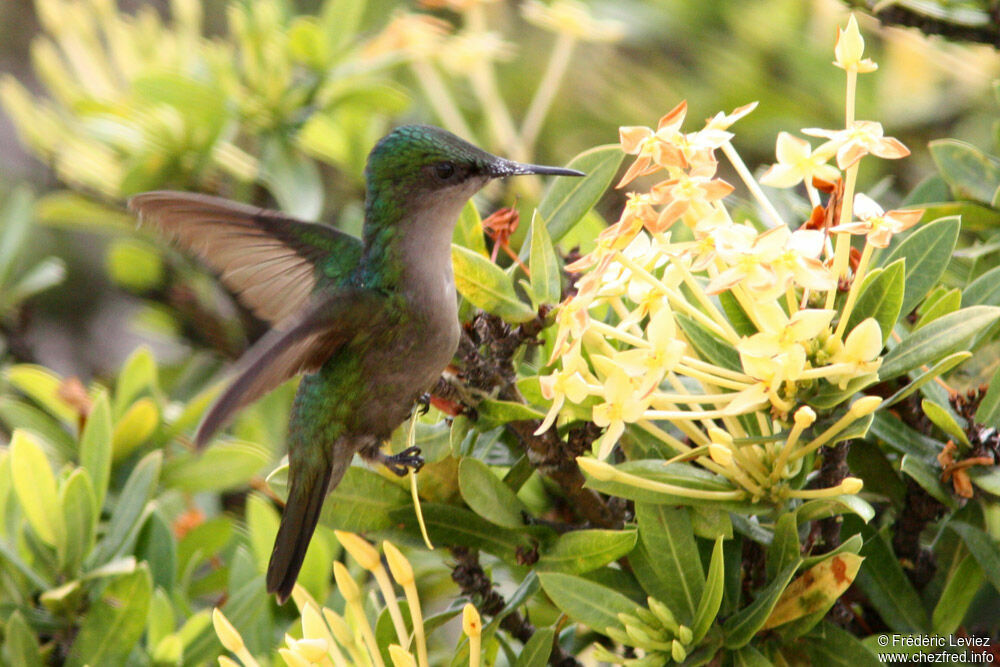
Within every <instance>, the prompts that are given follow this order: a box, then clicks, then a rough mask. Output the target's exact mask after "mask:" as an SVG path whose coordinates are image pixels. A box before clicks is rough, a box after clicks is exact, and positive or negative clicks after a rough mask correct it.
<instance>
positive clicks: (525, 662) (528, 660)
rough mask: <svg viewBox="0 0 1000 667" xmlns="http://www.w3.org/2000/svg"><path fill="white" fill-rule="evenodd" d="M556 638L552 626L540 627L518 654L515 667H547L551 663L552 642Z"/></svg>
mask: <svg viewBox="0 0 1000 667" xmlns="http://www.w3.org/2000/svg"><path fill="white" fill-rule="evenodd" d="M554 639H555V631H554V630H553V629H552V628H539V629H538V630H535V634H533V635H531V639H529V640H528V642H527V643H526V644H525V645H524V648H523V649H521V654H520V655H519V656H517V662H515V663H514V667H545V665H547V664H549V656H550V655H552V642H553V640H554Z"/></svg>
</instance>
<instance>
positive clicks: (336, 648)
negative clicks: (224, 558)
mask: <svg viewBox="0 0 1000 667" xmlns="http://www.w3.org/2000/svg"><path fill="white" fill-rule="evenodd" d="M334 532H335V533H336V535H337V539H338V540H339V541H340V544H341V545H342V546H343V547H344V550H345V551H347V553H349V554H350V555H351V557H352V558H353V559H354V560H355V561H356V562H357V563H358V564H359V565H360V566H361V567H362V568H363V569H365V570H367V571H368V572H369V573H371V575H372V577H373V578H374V579H375V582H376V584H378V588H379V590H380V592H381V593H382V597H383V599H384V600H385V604H386V609H387V610H388V612H389V617H390V618H391V619H392V624H393V628H394V629H395V631H396V637H397V639H398V643H395V644H391V645H390V646H389V647H388V652H389V657H390V659H391V660H392V664H393V667H417V666H418V665H419V667H427V666H428V665H429V664H430V662H429V658H428V653H427V637H426V634H425V628H424V619H423V613H422V611H421V609H420V598H419V596H418V595H417V586H416V579H415V578H414V574H413V567H412V566H411V565H410V562H409V561H408V560H407V559H406V557H405V556H404V555H403V554H402V552H400V550H399V549H397V548H396V546H395V545H393V544H392V543H391V542H388V541H386V542H383V543H382V551H383V553H384V555H385V560H386V562H387V563H388V565H389V571H388V572H387V571H386V569H385V567H384V566H383V565H382V559H381V557H380V556H379V553H378V551H377V550H376V549H375V547H373V546H372V545H371V544H369V543H368V542H366V541H365V540H364V539H363V538H361V537H359V536H358V535H355V534H354V533H347V532H344V531H339V530H338V531H334ZM390 572H391V573H392V579H390V578H389V573H390ZM333 574H334V578H335V579H336V581H337V588H338V590H339V591H340V594H341V595H342V596H343V597H344V600H345V601H346V603H347V605H346V609H345V610H344V614H338V613H337V612H335V611H333V610H332V609H328V608H326V607H323V608H322V609H321V608H320V607H319V605H318V604H316V601H315V600H313V599H312V597H311V596H310V595H309V594H308V593H307V592H306V591H305V589H303V588H302V587H301V586H299V585H296V586H295V589H294V590H293V591H292V599H293V600H295V604H296V605H297V606H298V608H299V613H300V614H301V616H302V637H301V638H298V639H297V638H295V637H292V636H291V635H285V646H284V647H283V648H280V649H278V653H279V654H280V655H281V658H282V660H284V661H285V664H287V665H291V666H295V667H298V666H301V667H305V666H306V665H329V666H333V667H348V666H349V665H375V666H376V667H384V662H383V660H382V656H381V653H380V652H379V646H378V644H377V642H376V640H375V630H374V627H373V625H372V622H371V620H370V619H369V618H368V616H367V615H366V614H365V609H364V606H365V600H364V597H363V595H362V591H361V588H360V587H359V586H358V584H357V582H355V581H354V579H353V578H352V577H351V574H350V572H348V570H347V567H346V566H345V565H344V564H343V563H341V562H339V561H336V562H334V564H333ZM393 580H395V582H396V583H397V584H398V585H400V586H401V587H402V588H403V593H404V595H405V596H406V602H407V605H408V607H409V611H410V620H411V624H412V628H413V630H412V632H411V631H409V630H408V629H407V626H406V623H405V621H404V620H403V614H402V611H401V608H400V606H399V603H398V601H397V599H396V592H395V590H394V589H393V585H392V581H393ZM212 622H213V624H214V626H215V634H216V635H217V636H218V637H219V641H220V642H221V643H222V645H223V647H225V649H226V650H227V651H229V652H230V653H232V654H233V655H235V656H236V657H237V658H238V659H239V662H236V661H234V660H233V659H232V658H230V657H228V656H220V657H219V665H221V667H238V665H240V664H242V665H243V666H244V667H258V665H259V664H260V663H259V662H258V661H257V659H256V658H255V657H254V656H253V655H252V654H251V653H250V651H249V650H248V649H247V647H246V644H245V643H244V641H243V637H242V636H241V635H240V633H239V631H238V630H237V629H236V628H235V626H233V624H232V623H231V622H230V621H229V619H227V618H226V616H225V615H224V614H223V613H222V611H221V610H220V609H215V610H214V611H213V613H212ZM462 631H463V632H464V633H465V635H466V636H467V637H468V638H469V647H470V651H469V665H470V667H477V665H479V660H480V654H481V649H480V638H481V633H482V621H481V620H480V617H479V612H478V611H477V610H476V608H475V606H473V605H472V604H466V605H465V608H464V609H463V611H462Z"/></svg>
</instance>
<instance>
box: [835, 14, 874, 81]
mask: <svg viewBox="0 0 1000 667" xmlns="http://www.w3.org/2000/svg"><path fill="white" fill-rule="evenodd" d="M864 51H865V40H864V38H863V37H862V36H861V31H860V30H859V29H858V22H857V20H856V19H855V18H854V14H851V18H850V19H849V20H848V21H847V27H846V28H843V29H841V30H838V31H837V46H836V47H835V48H834V50H833V53H834V56H835V57H836V60H834V61H833V64H834V65H836V66H837V67H839V68H841V69H843V70H846V71H848V72H858V73H859V74H864V73H866V72H874V71H875V70H877V69H878V65H877V64H876V63H875V61H873V60H872V59H870V58H865V59H863V60H862V58H861V56H862V54H864Z"/></svg>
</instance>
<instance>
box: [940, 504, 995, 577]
mask: <svg viewBox="0 0 1000 667" xmlns="http://www.w3.org/2000/svg"><path fill="white" fill-rule="evenodd" d="M948 527H949V528H951V529H952V530H954V531H955V532H956V533H958V535H959V537H961V538H962V541H963V542H965V546H966V547H967V548H968V549H969V553H971V554H972V557H973V558H975V559H976V561H977V562H978V563H979V566H980V567H981V568H982V569H983V573H985V575H986V578H987V579H988V580H989V582H990V583H991V584H993V588H995V589H996V590H998V591H1000V546H998V545H997V541H996V540H995V539H994V538H992V537H990V536H989V535H988V534H987V533H986V532H984V531H982V530H980V529H979V528H976V527H975V526H972V525H970V524H967V523H965V522H964V521H951V522H950V523H949V524H948Z"/></svg>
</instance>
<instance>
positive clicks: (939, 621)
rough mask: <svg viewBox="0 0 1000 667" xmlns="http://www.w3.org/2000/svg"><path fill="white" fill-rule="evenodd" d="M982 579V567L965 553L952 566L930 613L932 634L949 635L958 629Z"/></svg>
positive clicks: (977, 591) (970, 555) (971, 556)
mask: <svg viewBox="0 0 1000 667" xmlns="http://www.w3.org/2000/svg"><path fill="white" fill-rule="evenodd" d="M983 581H984V577H983V568H982V567H981V566H980V565H979V562H978V561H977V560H976V558H975V557H974V556H973V555H972V554H966V555H965V556H963V557H962V559H961V560H960V561H958V562H957V563H955V564H954V565H953V566H952V568H951V571H950V572H949V573H948V580H947V583H945V585H944V589H943V590H942V591H941V597H940V598H938V603H937V604H936V605H935V606H934V613H933V614H932V615H931V626H932V629H933V631H934V634H936V635H950V634H952V633H953V632H955V631H956V630H958V626H959V625H961V624H962V621H963V620H964V619H965V616H966V614H968V613H969V607H970V606H971V605H972V600H973V598H975V597H976V594H977V593H979V588H980V586H982V584H983Z"/></svg>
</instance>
